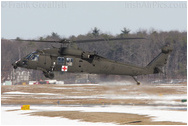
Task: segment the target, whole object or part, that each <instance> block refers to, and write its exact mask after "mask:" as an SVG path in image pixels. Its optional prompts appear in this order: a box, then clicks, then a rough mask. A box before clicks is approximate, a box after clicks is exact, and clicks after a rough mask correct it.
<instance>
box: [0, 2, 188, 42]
mask: <svg viewBox="0 0 188 126" xmlns="http://www.w3.org/2000/svg"><path fill="white" fill-rule="evenodd" d="M94 27H97V28H99V29H100V30H101V31H102V32H104V33H111V34H113V35H116V34H119V33H120V32H121V30H122V29H123V28H124V27H126V28H128V29H130V30H131V31H132V32H137V31H138V30H139V29H146V30H151V29H152V28H154V29H157V30H163V31H170V30H179V31H187V2H154V1H153V2H149V1H146V2H128V1H127V2H123V1H121V2H60V1H59V2H37V1H34V2H24V1H22V2H1V37H3V38H7V39H13V38H16V37H21V38H24V39H33V38H37V37H40V36H45V35H50V34H51V33H52V32H56V33H58V34H59V35H60V36H61V37H69V36H70V35H75V36H77V35H79V34H86V33H88V32H89V31H91V29H92V28H94Z"/></svg>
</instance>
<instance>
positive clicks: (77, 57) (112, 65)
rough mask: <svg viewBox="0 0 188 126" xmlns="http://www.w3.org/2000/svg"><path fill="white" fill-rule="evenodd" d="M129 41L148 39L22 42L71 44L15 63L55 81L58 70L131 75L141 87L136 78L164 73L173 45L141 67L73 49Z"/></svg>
mask: <svg viewBox="0 0 188 126" xmlns="http://www.w3.org/2000/svg"><path fill="white" fill-rule="evenodd" d="M127 39H144V38H111V39H91V40H76V41H71V40H68V39H62V40H59V41H40V40H19V41H29V42H48V43H60V44H64V45H65V44H67V45H68V46H62V45H61V47H60V48H55V47H54V48H49V49H43V50H36V51H34V52H32V53H30V54H28V55H27V56H25V57H23V58H21V59H19V60H18V61H16V62H14V63H13V64H12V66H13V67H14V69H16V68H17V67H23V68H27V69H35V70H41V71H42V72H43V74H44V76H45V77H46V78H49V79H53V78H54V72H55V71H61V72H71V73H89V74H107V75H128V76H132V77H133V79H134V80H135V81H136V82H137V84H138V85H139V84H140V82H139V81H137V79H136V77H135V76H138V75H147V74H157V73H161V72H162V70H161V67H163V66H164V65H165V64H166V63H167V58H168V56H169V54H170V52H171V51H172V48H171V47H170V45H169V44H167V45H165V46H164V47H163V48H162V49H161V53H160V54H159V55H158V56H157V57H155V58H154V59H153V60H152V61H151V62H150V63H149V64H148V65H147V66H146V67H139V66H135V65H131V64H128V63H121V62H117V61H113V60H110V59H107V58H104V57H102V56H100V55H98V54H96V53H94V52H86V51H83V50H81V49H79V48H75V47H73V46H71V45H72V44H74V43H87V42H100V41H114V40H127Z"/></svg>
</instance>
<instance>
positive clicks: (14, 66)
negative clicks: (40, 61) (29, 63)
mask: <svg viewBox="0 0 188 126" xmlns="http://www.w3.org/2000/svg"><path fill="white" fill-rule="evenodd" d="M17 63H18V61H16V62H14V63H12V66H13V68H14V69H16V68H17V67H18V65H17Z"/></svg>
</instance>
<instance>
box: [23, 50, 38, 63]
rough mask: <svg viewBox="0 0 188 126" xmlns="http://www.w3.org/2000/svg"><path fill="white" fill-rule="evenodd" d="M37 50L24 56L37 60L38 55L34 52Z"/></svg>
mask: <svg viewBox="0 0 188 126" xmlns="http://www.w3.org/2000/svg"><path fill="white" fill-rule="evenodd" d="M36 53H37V52H36V51H35V52H32V53H31V54H29V55H27V56H26V57H25V58H26V59H28V60H32V61H38V59H39V55H37V54H36Z"/></svg>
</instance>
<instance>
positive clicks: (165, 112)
mask: <svg viewBox="0 0 188 126" xmlns="http://www.w3.org/2000/svg"><path fill="white" fill-rule="evenodd" d="M16 109H17V110H18V109H20V106H9V107H7V106H2V107H1V123H2V124H6V125H9V124H10V125H11V124H12V125H15V124H17V125H36V124H37V125H108V124H110V125H112V124H113V123H90V122H81V121H80V120H70V119H66V118H60V117H41V116H29V115H27V114H26V113H30V112H40V111H82V112H108V113H110V112H113V113H131V114H139V115H148V116H151V117H152V120H153V121H172V122H183V123H187V111H173V110H176V109H179V110H182V109H186V108H185V107H168V106H157V107H155V106H149V107H148V106H120V105H113V106H112V105H111V106H93V107H82V106H78V107H73V106H72V107H71V106H70V107H65V106H34V105H33V106H31V110H25V111H23V110H18V111H7V110H16ZM113 125H115V124H113Z"/></svg>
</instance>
